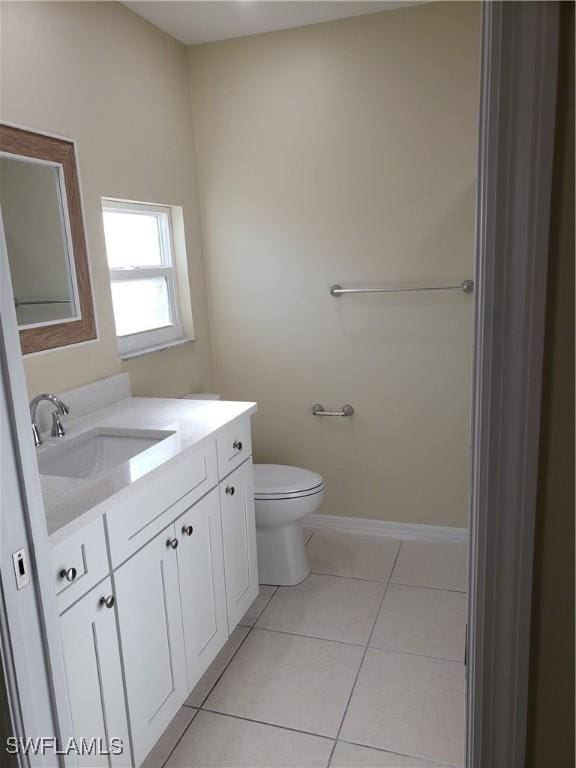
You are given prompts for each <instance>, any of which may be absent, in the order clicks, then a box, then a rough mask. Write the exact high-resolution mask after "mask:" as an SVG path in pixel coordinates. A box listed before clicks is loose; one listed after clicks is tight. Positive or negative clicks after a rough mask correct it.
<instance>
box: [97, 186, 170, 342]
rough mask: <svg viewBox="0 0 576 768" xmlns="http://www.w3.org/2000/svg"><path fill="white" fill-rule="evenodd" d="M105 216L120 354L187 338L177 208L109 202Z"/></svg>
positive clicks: (103, 203) (105, 232) (104, 205)
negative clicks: (177, 254) (178, 281)
mask: <svg viewBox="0 0 576 768" xmlns="http://www.w3.org/2000/svg"><path fill="white" fill-rule="evenodd" d="M102 213H103V217H104V235H105V238H106V253H107V257H108V267H109V269H110V282H111V287H112V304H113V307H114V320H115V323H116V335H117V337H118V347H119V350H120V354H121V355H122V356H129V355H130V353H134V352H138V351H143V350H147V349H150V348H151V347H155V346H163V345H165V344H169V343H170V342H173V341H176V340H178V339H181V338H182V337H183V332H182V323H181V319H180V311H179V307H178V291H177V284H176V271H175V265H174V249H173V237H172V215H171V214H172V212H171V209H170V208H169V207H168V206H162V205H148V204H145V203H131V202H126V201H122V200H103V202H102Z"/></svg>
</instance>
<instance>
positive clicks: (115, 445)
mask: <svg viewBox="0 0 576 768" xmlns="http://www.w3.org/2000/svg"><path fill="white" fill-rule="evenodd" d="M173 434H175V433H174V432H171V431H169V430H152V429H112V428H110V429H106V428H101V429H95V430H92V431H91V432H86V433H85V434H82V435H78V437H73V438H71V439H69V440H66V442H63V443H61V444H60V445H54V446H46V448H45V449H44V450H42V451H40V452H39V453H38V469H39V470H40V474H41V475H56V476H57V477H76V478H81V479H88V478H93V477H98V476H99V475H103V474H105V473H106V472H109V471H110V470H112V469H114V468H115V467H118V466H120V464H124V463H126V462H128V461H130V459H133V458H134V457H135V456H138V455H139V454H141V453H143V452H144V451H147V450H148V449H149V448H152V447H153V446H155V445H157V444H158V443H160V442H162V440H165V439H166V438H167V437H170V436H171V435H173Z"/></svg>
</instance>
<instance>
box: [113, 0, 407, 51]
mask: <svg viewBox="0 0 576 768" xmlns="http://www.w3.org/2000/svg"><path fill="white" fill-rule="evenodd" d="M418 4H419V3H417V2H380V0H369V1H368V2H364V0H357V1H356V2H345V1H344V0H337V2H331V0H322V1H321V2H316V1H315V0H299V1H298V0H292V2H284V1H283V0H231V1H230V0H211V1H210V0H204V1H202V0H198V1H195V2H191V1H190V0H179V1H178V2H172V1H171V0H164V2H153V1H152V2H149V1H148V0H146V2H124V5H126V6H128V8H130V9H131V10H133V11H134V12H135V13H137V14H139V15H140V16H142V17H144V18H145V19H147V20H148V21H150V22H151V23H152V24H154V25H155V26H156V27H159V28H160V29H163V30H164V32H167V33H168V34H169V35H172V37H175V38H176V39H177V40H180V42H181V43H185V44H186V45H195V44H197V43H208V42H211V41H213V40H226V39H228V38H231V37H244V36H245V35H255V34H258V33H260V32H273V31H275V30H278V29H290V28H291V27H303V26H306V25H307V24H317V23H318V22H321V21H331V20H332V19H343V18H346V17H349V16H361V15H364V14H366V13H377V12H378V11H385V10H391V9H393V8H400V7H402V6H406V5H418Z"/></svg>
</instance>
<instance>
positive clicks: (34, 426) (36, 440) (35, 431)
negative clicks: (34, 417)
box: [32, 422, 44, 448]
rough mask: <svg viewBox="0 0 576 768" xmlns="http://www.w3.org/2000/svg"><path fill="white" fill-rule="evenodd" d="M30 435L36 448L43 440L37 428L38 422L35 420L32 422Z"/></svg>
mask: <svg viewBox="0 0 576 768" xmlns="http://www.w3.org/2000/svg"><path fill="white" fill-rule="evenodd" d="M32 435H33V437H34V447H35V448H38V446H40V445H42V443H43V442H44V441H43V440H42V435H41V434H40V430H39V429H38V424H36V423H35V422H32Z"/></svg>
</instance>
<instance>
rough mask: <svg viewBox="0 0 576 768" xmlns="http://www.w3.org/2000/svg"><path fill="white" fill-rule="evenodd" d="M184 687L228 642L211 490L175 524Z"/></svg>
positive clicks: (216, 510)
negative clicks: (184, 648) (182, 627)
mask: <svg viewBox="0 0 576 768" xmlns="http://www.w3.org/2000/svg"><path fill="white" fill-rule="evenodd" d="M176 535H177V536H178V538H179V539H180V544H179V547H178V573H179V577H180V598H181V602H182V623H183V625H184V642H185V647H186V661H187V664H188V687H189V689H190V690H192V688H193V687H194V685H196V683H197V682H198V680H199V679H200V677H201V676H202V675H203V673H204V672H205V670H206V669H207V667H208V665H209V664H210V663H211V661H212V660H213V659H214V657H215V656H216V654H217V653H218V651H219V650H220V649H221V648H222V646H223V645H224V643H225V642H226V640H227V639H228V616H227V612H226V588H225V586H224V557H223V552H222V528H221V524H220V497H219V493H218V489H217V488H214V490H213V491H211V492H210V493H209V494H208V495H207V496H205V497H204V498H203V499H202V500H201V501H199V502H198V503H197V504H195V505H194V506H193V507H191V509H189V510H188V511H187V512H186V513H185V514H184V515H182V517H180V518H178V520H177V521H176Z"/></svg>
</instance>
